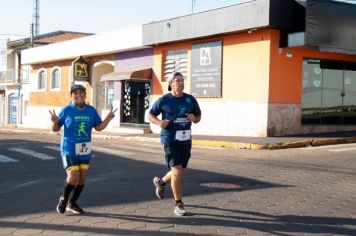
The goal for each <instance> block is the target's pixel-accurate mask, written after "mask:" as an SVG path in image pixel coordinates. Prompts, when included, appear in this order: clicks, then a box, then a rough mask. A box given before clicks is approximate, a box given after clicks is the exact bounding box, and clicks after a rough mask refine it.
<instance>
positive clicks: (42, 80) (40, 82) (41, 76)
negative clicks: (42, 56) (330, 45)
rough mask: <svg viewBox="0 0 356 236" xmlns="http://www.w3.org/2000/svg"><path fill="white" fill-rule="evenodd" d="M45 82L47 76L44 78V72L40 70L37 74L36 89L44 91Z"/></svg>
mask: <svg viewBox="0 0 356 236" xmlns="http://www.w3.org/2000/svg"><path fill="white" fill-rule="evenodd" d="M46 80H47V76H46V71H45V70H41V71H40V72H39V73H38V89H41V90H43V89H46Z"/></svg>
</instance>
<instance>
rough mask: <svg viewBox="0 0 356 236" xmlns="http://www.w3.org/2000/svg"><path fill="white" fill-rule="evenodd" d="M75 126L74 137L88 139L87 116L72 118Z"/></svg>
mask: <svg viewBox="0 0 356 236" xmlns="http://www.w3.org/2000/svg"><path fill="white" fill-rule="evenodd" d="M74 119H75V123H76V124H77V125H76V135H77V136H78V137H83V136H86V137H88V136H89V135H88V133H87V127H88V121H89V120H90V118H89V117H88V116H76V117H74Z"/></svg>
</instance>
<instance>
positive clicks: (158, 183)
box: [153, 177, 164, 199]
mask: <svg viewBox="0 0 356 236" xmlns="http://www.w3.org/2000/svg"><path fill="white" fill-rule="evenodd" d="M153 184H154V185H155V187H156V195H157V197H158V198H159V199H163V198H164V186H162V185H161V178H159V177H154V178H153Z"/></svg>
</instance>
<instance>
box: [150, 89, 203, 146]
mask: <svg viewBox="0 0 356 236" xmlns="http://www.w3.org/2000/svg"><path fill="white" fill-rule="evenodd" d="M189 113H193V114H194V115H195V116H201V111H200V107H199V105H198V102H197V100H196V99H195V98H194V97H193V96H192V95H189V94H186V93H183V96H182V97H175V96H173V95H172V94H171V93H167V94H165V95H163V96H162V97H160V98H159V99H158V100H157V101H156V102H155V103H154V104H153V106H152V108H151V110H150V114H151V115H154V116H158V115H159V114H162V120H169V125H168V126H167V127H166V128H164V129H162V130H161V143H162V144H170V143H173V142H178V143H182V144H189V143H191V142H192V140H191V126H192V122H191V121H190V120H188V119H187V114H189Z"/></svg>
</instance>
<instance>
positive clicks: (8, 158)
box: [0, 154, 18, 163]
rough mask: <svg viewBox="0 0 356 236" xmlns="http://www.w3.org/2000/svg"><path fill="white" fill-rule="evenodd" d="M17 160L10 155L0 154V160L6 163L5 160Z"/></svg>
mask: <svg viewBox="0 0 356 236" xmlns="http://www.w3.org/2000/svg"><path fill="white" fill-rule="evenodd" d="M17 161H18V160H15V159H12V158H10V157H7V156H4V155H1V154H0V162H4V163H7V162H17Z"/></svg>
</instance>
